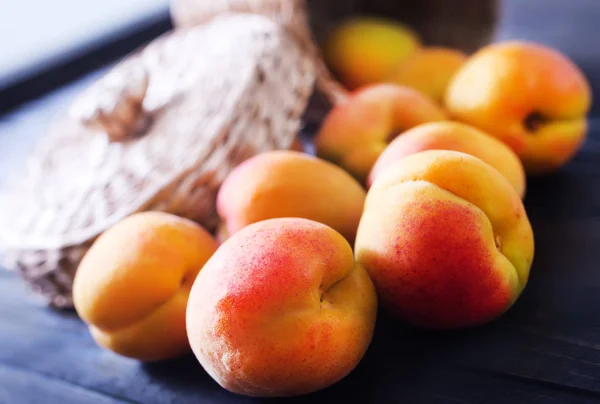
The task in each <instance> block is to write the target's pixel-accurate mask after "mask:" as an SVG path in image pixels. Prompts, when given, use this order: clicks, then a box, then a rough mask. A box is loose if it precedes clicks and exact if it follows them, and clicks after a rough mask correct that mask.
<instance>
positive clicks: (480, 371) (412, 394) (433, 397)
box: [0, 0, 600, 404]
mask: <svg viewBox="0 0 600 404" xmlns="http://www.w3.org/2000/svg"><path fill="white" fill-rule="evenodd" d="M504 4H505V8H504V9H503V12H502V21H503V22H502V23H501V25H500V28H499V31H498V37H499V38H509V37H519V38H529V39H535V40H540V41H545V42H547V43H549V44H552V45H553V46H557V47H559V48H560V49H561V50H564V51H565V52H567V53H568V54H570V55H571V56H572V57H573V58H574V59H575V60H576V61H577V62H578V63H579V64H580V65H581V66H582V68H583V69H584V70H585V71H586V72H587V73H588V77H589V78H590V80H591V81H592V85H593V87H594V89H597V88H598V87H599V86H600V54H598V52H596V51H595V49H596V44H595V41H596V35H595V34H594V33H595V32H596V25H597V24H598V21H600V2H597V1H596V0H577V1H569V0H530V1H528V2H525V1H521V0H509V1H506V2H504ZM563 19H564V21H563ZM557 29H558V30H559V31H560V32H561V33H557V32H555V30H557ZM86 80H91V78H88V79H86ZM85 84H86V81H85V80H83V81H80V82H78V83H75V84H73V85H72V86H70V87H68V88H65V89H64V90H61V92H59V93H56V94H54V95H50V96H48V97H45V98H42V99H39V100H36V101H35V102H33V103H30V104H28V105H26V106H24V107H23V108H21V109H20V110H18V111H15V112H13V113H12V114H10V115H4V116H0V184H1V183H2V181H3V180H4V179H5V176H6V175H9V174H10V172H11V170H12V168H13V166H14V165H15V164H18V163H19V162H20V161H21V158H22V155H23V154H24V153H25V151H26V150H27V149H28V147H29V145H30V144H32V143H33V141H34V140H35V139H36V138H37V137H39V134H40V133H42V132H43V129H44V128H45V125H46V124H47V121H48V119H49V117H50V115H52V114H54V113H55V112H56V111H59V110H60V109H61V108H62V107H63V106H64V105H67V104H68V102H69V101H70V99H71V97H72V95H73V93H74V91H75V90H76V89H77V88H81V86H84V85H85ZM596 93H597V92H596ZM598 112H599V111H597V110H594V112H593V115H594V117H593V118H592V120H591V131H590V136H589V139H588V141H587V143H586V145H585V147H584V149H583V150H582V151H581V152H580V153H579V154H578V156H577V157H576V158H575V160H574V161H573V162H571V163H570V164H569V165H568V166H567V167H565V168H564V169H563V170H561V171H560V172H559V173H556V174H554V175H549V176H545V177H541V178H532V179H530V181H529V184H528V185H529V187H528V193H527V197H526V201H525V203H526V207H527V209H528V213H529V216H530V218H531V221H532V224H533V227H534V230H535V234H536V257H535V261H534V266H533V269H532V276H531V279H530V282H529V284H528V286H527V288H526V290H525V292H524V294H523V296H522V298H521V299H520V300H519V301H518V302H517V304H516V305H515V306H514V307H513V308H512V309H511V310H510V311H509V312H508V313H506V315H504V316H503V317H502V318H500V319H499V320H497V321H495V322H493V323H490V324H488V325H486V326H483V327H479V328H476V329H472V330H464V331H459V332H445V333H433V332H425V331H420V330H417V329H411V328H408V327H405V326H403V325H402V324H400V323H399V322H397V321H395V320H393V319H390V318H389V317H388V316H387V315H386V314H385V313H381V314H380V316H379V318H378V324H377V329H376V334H375V338H374V341H373V344H372V345H371V348H370V349H369V351H368V353H367V355H366V356H365V358H364V360H363V361H362V362H361V363H360V365H359V367H358V368H357V369H356V370H355V371H354V372H352V373H351V374H350V375H349V376H348V377H347V378H346V379H344V380H342V381H341V382H340V383H339V384H337V385H335V386H333V387H331V388H329V389H327V390H325V391H322V392H320V393H317V394H313V395H309V396H307V397H300V398H295V399H289V400H282V401H283V402H290V403H311V404H318V403H332V402H365V403H379V402H382V403H389V402H406V403H549V404H559V403H576V404H580V403H581V404H587V403H600V119H598V117H599V116H600V115H599V113H598ZM0 381H1V382H0V403H10V404H13V403H19V404H20V403H44V404H45V403H100V404H104V403H110V404H112V403H144V404H146V403H148V404H152V403H160V404H164V403H183V404H186V403H199V402H202V403H204V402H206V403H236V404H237V403H258V402H263V401H264V402H270V401H272V400H258V399H250V398H244V397H239V396H234V395H231V394H229V393H227V392H226V391H224V390H223V389H221V388H220V387H219V386H218V385H217V384H216V383H215V382H213V381H212V380H211V379H210V377H209V376H208V375H207V374H206V373H205V372H204V371H203V370H202V369H201V367H200V365H198V363H197V362H196V361H195V360H194V358H193V357H191V356H189V355H188V356H187V357H185V358H182V359H180V360H175V361H171V362H166V363H158V364H152V365H141V364H138V363H136V362H135V361H131V360H127V359H123V358H120V357H117V356H116V355H113V354H112V353H110V352H106V351H103V350H101V349H99V348H98V347H96V345H95V344H94V342H93V341H92V339H91V338H90V336H89V333H88V331H87V329H86V327H85V326H84V325H83V324H82V323H81V322H80V321H79V319H78V318H77V316H76V315H75V313H73V312H57V311H53V310H51V309H48V308H46V307H45V306H44V305H43V304H41V302H39V301H38V300H36V298H35V296H33V295H32V294H30V293H29V292H28V289H27V286H26V285H25V283H24V282H22V281H21V280H20V279H18V278H17V277H16V276H15V275H14V274H12V273H7V272H2V271H0Z"/></svg>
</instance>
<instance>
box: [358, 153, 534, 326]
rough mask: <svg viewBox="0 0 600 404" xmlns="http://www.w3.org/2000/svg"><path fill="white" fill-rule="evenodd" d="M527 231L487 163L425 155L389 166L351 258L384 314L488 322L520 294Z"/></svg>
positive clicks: (437, 322)
mask: <svg viewBox="0 0 600 404" xmlns="http://www.w3.org/2000/svg"><path fill="white" fill-rule="evenodd" d="M533 254H534V240H533V232H532V229H531V225H530V223H529V220H528V218H527V214H526V212H525V209H524V207H523V203H522V202H521V199H520V198H519V196H518V195H517V193H516V192H515V190H514V189H513V187H512V186H511V185H510V183H509V182H508V181H507V180H506V179H505V178H504V177H503V176H502V175H501V174H500V173H499V172H498V170H496V169H494V168H493V167H492V166H490V165H489V164H487V163H485V162H483V161H482V160H480V159H478V158H476V157H474V156H471V155H468V154H465V153H461V152H456V151H448V150H430V151H424V152H420V153H416V154H413V155H410V156H408V157H406V158H404V159H402V160H400V161H398V162H396V163H395V164H394V165H392V166H390V167H388V169H387V170H385V171H384V172H383V173H382V174H381V175H380V176H378V177H377V180H376V181H375V183H374V184H373V186H372V187H371V189H370V190H369V194H368V196H367V202H366V204H365V213H364V215H363V217H362V220H361V222H360V226H359V230H358V234H357V238H356V245H355V256H356V260H357V261H358V262H359V263H360V264H361V265H363V266H364V267H365V268H366V269H367V271H368V273H369V275H370V276H371V279H372V280H373V282H374V284H375V287H376V289H377V292H378V295H379V297H380V299H381V302H382V306H384V307H386V308H387V309H388V310H389V311H390V312H391V313H393V314H395V315H396V316H398V317H399V318H401V319H403V320H405V321H406V322H408V323H410V324H413V325H416V326H420V327H425V328H430V329H454V328H461V327H471V326H476V325H480V324H483V323H486V322H488V321H491V320H493V319H495V318H496V317H498V316H500V315H501V314H503V313H504V312H506V311H507V310H508V309H509V308H510V307H511V306H512V305H513V304H514V303H515V301H516V300H517V298H518V297H519V296H520V294H521V292H522V291H523V289H524V288H525V286H526V284H527V281H528V278H529V271H530V268H531V264H532V261H533Z"/></svg>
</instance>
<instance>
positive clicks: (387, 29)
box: [323, 17, 421, 89]
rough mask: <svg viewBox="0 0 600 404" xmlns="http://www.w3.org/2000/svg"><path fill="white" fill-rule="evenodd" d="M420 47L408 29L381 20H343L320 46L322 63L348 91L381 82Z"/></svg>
mask: <svg viewBox="0 0 600 404" xmlns="http://www.w3.org/2000/svg"><path fill="white" fill-rule="evenodd" d="M420 46H421V41H420V39H419V37H418V35H417V34H416V33H415V32H414V31H413V30H412V29H411V28H409V27H408V26H406V25H404V24H401V23H398V22H395V21H392V20H387V19H382V18H369V17H358V18H353V19H349V20H346V21H345V22H343V23H342V24H340V25H339V26H338V27H337V28H336V29H335V30H334V31H333V32H332V33H331V35H330V37H329V38H328V40H327V41H326V42H325V44H324V46H323V53H324V57H325V61H326V62H327V64H328V65H329V67H330V68H331V70H332V71H333V72H334V73H335V74H336V76H338V77H339V79H340V81H341V82H342V83H343V84H344V85H345V86H346V87H347V88H349V89H357V88H359V87H362V86H365V85H368V84H374V83H378V82H381V81H383V80H384V79H385V78H386V77H387V76H388V75H389V74H390V73H391V72H392V71H393V69H394V68H395V67H396V66H398V65H399V64H400V63H401V62H402V61H404V60H406V59H407V58H408V57H409V56H410V55H411V54H412V53H413V52H415V51H416V50H417V49H418V48H419V47H420Z"/></svg>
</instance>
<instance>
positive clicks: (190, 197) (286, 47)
mask: <svg viewBox="0 0 600 404" xmlns="http://www.w3.org/2000/svg"><path fill="white" fill-rule="evenodd" d="M314 81H315V67H314V62H313V60H312V59H311V58H310V57H308V56H307V55H306V53H305V52H304V51H303V50H302V49H301V47H300V46H298V44H297V42H296V41H295V40H293V39H292V38H291V37H290V36H289V34H288V33H287V32H285V30H283V29H282V28H281V27H280V26H279V25H278V24H276V23H274V22H273V21H272V20H270V19H267V18H265V17H262V16H258V15H249V14H247V15H237V14H232V15H228V16H223V17H219V18H215V19H211V20H210V21H209V20H207V21H206V22H205V23H204V24H201V25H198V26H195V27H193V28H189V29H181V30H177V31H175V32H171V33H168V34H166V35H164V36H162V37H160V38H158V39H156V40H155V41H153V42H151V43H150V44H149V45H148V46H146V47H145V48H143V49H141V50H140V51H138V52H136V53H135V54H133V55H131V56H129V57H128V58H126V59H125V60H124V61H122V62H121V63H119V64H118V65H116V66H115V67H114V68H113V69H112V71H111V72H110V73H109V74H108V75H107V76H106V77H104V78H102V79H101V80H100V81H98V82H97V83H95V84H94V85H93V86H92V87H91V88H90V89H89V90H88V91H87V92H86V93H84V94H82V95H81V97H80V98H79V99H77V100H76V101H75V102H74V104H73V106H72V107H71V109H70V111H69V114H67V115H66V116H63V117H61V118H60V119H59V120H58V122H56V123H55V124H54V125H53V126H52V128H51V129H50V132H49V134H48V135H47V136H46V137H45V138H44V139H43V141H42V142H41V144H39V146H38V147H37V148H36V149H35V151H34V152H33V153H32V155H31V156H29V158H28V160H27V164H26V166H25V167H24V168H23V170H21V171H20V172H18V173H17V175H16V176H15V177H14V181H13V182H12V186H11V187H10V188H9V192H7V193H5V194H4V195H2V200H1V205H0V248H1V252H0V255H2V257H3V259H4V264H5V266H6V267H8V268H12V269H16V270H18V271H19V272H20V273H21V274H22V275H23V277H24V278H25V279H26V280H27V281H28V282H29V283H30V284H31V285H32V287H33V288H34V290H35V291H37V292H39V293H40V294H41V295H42V296H44V297H45V299H47V301H48V302H50V303H51V304H52V305H54V306H57V307H71V305H72V301H71V286H72V283H73V277H74V274H75V272H76V269H77V266H78V264H79V261H80V260H81V258H82V257H83V255H84V254H85V252H86V251H87V249H88V248H89V247H90V245H91V244H92V243H93V241H94V240H95V239H96V238H97V237H98V236H99V235H100V234H101V233H102V232H104V231H105V230H106V229H107V228H109V227H110V226H112V225H114V224H116V223H117V222H119V221H120V220H122V219H123V218H125V217H127V216H129V215H131V214H133V213H136V212H140V211H147V210H157V211H164V212H169V213H172V214H175V215H178V216H181V217H185V218H189V219H191V220H194V221H196V222H198V223H200V224H202V225H204V226H205V227H206V228H208V229H214V228H215V226H216V223H217V215H216V209H215V201H216V193H217V191H218V189H219V187H220V185H221V183H222V181H223V179H224V178H225V176H226V175H227V174H228V173H229V172H230V171H231V170H232V169H233V168H234V167H236V166H237V165H238V164H240V163H241V162H242V161H244V160H246V159H248V158H249V157H251V156H253V155H256V154H258V153H261V152H265V151H269V150H275V149H287V148H289V147H291V145H292V143H293V142H294V139H295V137H296V135H297V134H298V132H299V129H300V126H301V120H302V116H303V114H304V112H305V109H306V106H307V103H308V100H309V98H310V95H311V93H312V91H313V87H314Z"/></svg>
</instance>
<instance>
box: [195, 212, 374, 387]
mask: <svg viewBox="0 0 600 404" xmlns="http://www.w3.org/2000/svg"><path fill="white" fill-rule="evenodd" d="M376 311H377V297H376V294H375V289H374V287H373V284H372V282H371V280H370V279H369V276H368V275H367V273H366V271H365V270H364V268H363V267H362V266H360V265H357V264H356V262H354V259H353V254H352V248H351V247H350V245H349V244H348V242H347V241H346V240H345V239H344V237H342V236H341V235H340V234H339V233H337V232H336V231H334V230H333V229H331V228H330V227H328V226H325V225H323V224H320V223H317V222H314V221H310V220H307V219H298V218H281V219H271V220H266V221H263V222H259V223H255V224H252V225H250V226H248V227H246V228H244V229H243V230H241V231H240V232H238V233H236V234H234V235H233V236H232V237H231V238H229V239H228V240H227V241H226V242H225V243H224V244H222V245H221V247H220V248H219V250H218V251H217V252H216V253H215V255H214V256H213V257H212V258H211V259H210V260H209V261H208V263H207V264H206V265H205V267H204V268H203V269H202V272H200V274H199V276H198V278H197V279H196V282H195V283H194V286H193V288H192V292H191V294H190V300H189V304H188V308H187V331H188V336H189V341H190V344H191V346H192V350H193V351H194V354H195V355H196V357H197V358H198V361H199V362H200V364H201V365H202V366H203V367H204V369H205V370H206V371H207V373H208V374H209V375H210V376H212V377H213V379H214V380H216V381H217V382H218V383H219V384H220V385H221V386H222V387H224V388H225V389H227V390H229V391H231V392H234V393H238V394H244V395H248V396H262V397H281V396H292V395H299V394H304V393H309V392H313V391H317V390H320V389H322V388H325V387H327V386H329V385H331V384H333V383H335V382H337V381H339V380H340V379H342V378H343V377H345V376H346V375H347V374H348V373H350V372H351V371H352V370H353V369H354V368H355V366H356V365H357V364H358V363H359V361H360V360H361V358H362V357H363V355H364V354H365V351H366V350H367V347H368V346H369V344H370V342H371V338H372V335H373V329H374V326H375V317H376Z"/></svg>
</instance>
